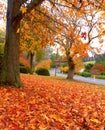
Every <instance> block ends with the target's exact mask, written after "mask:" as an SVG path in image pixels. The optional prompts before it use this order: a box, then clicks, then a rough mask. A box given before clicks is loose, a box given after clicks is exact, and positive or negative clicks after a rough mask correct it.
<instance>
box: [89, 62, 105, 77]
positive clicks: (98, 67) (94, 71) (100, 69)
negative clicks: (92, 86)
mask: <svg viewBox="0 0 105 130" xmlns="http://www.w3.org/2000/svg"><path fill="white" fill-rule="evenodd" d="M104 71H105V69H104V66H103V65H102V64H95V65H94V66H93V67H92V68H91V69H90V72H91V73H92V74H95V75H100V74H101V73H102V72H104Z"/></svg>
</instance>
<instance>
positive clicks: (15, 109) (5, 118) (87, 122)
mask: <svg viewBox="0 0 105 130" xmlns="http://www.w3.org/2000/svg"><path fill="white" fill-rule="evenodd" d="M21 78H22V81H23V83H24V86H25V87H24V88H20V89H18V88H10V87H9V88H3V87H1V88H0V130H105V91H104V90H103V91H100V90H99V89H98V86H96V85H89V84H87V83H81V82H76V81H67V80H56V79H51V78H45V77H40V76H35V75H34V76H31V75H21Z"/></svg>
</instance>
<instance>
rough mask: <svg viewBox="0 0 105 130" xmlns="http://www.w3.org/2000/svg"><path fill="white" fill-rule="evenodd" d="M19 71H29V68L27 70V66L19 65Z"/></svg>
mask: <svg viewBox="0 0 105 130" xmlns="http://www.w3.org/2000/svg"><path fill="white" fill-rule="evenodd" d="M20 73H26V74H27V73H30V70H29V68H28V67H26V66H22V65H21V66H20Z"/></svg>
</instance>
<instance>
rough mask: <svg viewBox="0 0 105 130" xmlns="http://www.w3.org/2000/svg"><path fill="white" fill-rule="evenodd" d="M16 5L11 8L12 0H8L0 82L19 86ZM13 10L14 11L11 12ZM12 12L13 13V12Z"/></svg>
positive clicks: (20, 84)
mask: <svg viewBox="0 0 105 130" xmlns="http://www.w3.org/2000/svg"><path fill="white" fill-rule="evenodd" d="M14 6H15V5H14ZM18 6H19V5H17V7H15V8H13V0H11V1H8V10H7V25H6V42H5V49H4V59H3V61H4V62H3V68H2V75H1V76H0V80H1V82H3V83H5V84H8V85H13V86H17V87H20V86H22V83H21V80H20V65H19V40H20V37H19V36H20V35H19V33H18V32H17V30H18V28H19V27H20V26H19V25H20V22H18V23H17V22H16V21H15V24H14V18H15V14H16V13H17V11H18ZM13 11H14V12H13ZM13 13H14V14H13Z"/></svg>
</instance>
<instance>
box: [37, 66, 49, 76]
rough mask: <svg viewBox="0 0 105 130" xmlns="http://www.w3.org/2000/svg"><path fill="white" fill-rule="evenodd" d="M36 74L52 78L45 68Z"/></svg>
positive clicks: (38, 70) (39, 69)
mask: <svg viewBox="0 0 105 130" xmlns="http://www.w3.org/2000/svg"><path fill="white" fill-rule="evenodd" d="M35 72H36V73H37V74H38V75H44V76H50V73H49V71H48V70H47V69H45V68H38V69H37V70H36V71H35Z"/></svg>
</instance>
